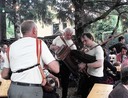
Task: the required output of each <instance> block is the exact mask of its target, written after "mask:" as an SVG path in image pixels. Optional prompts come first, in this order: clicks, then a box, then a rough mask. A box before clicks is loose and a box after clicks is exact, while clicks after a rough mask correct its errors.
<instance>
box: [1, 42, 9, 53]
mask: <svg viewBox="0 0 128 98" xmlns="http://www.w3.org/2000/svg"><path fill="white" fill-rule="evenodd" d="M7 49H8V45H6V44H3V45H2V51H3V52H4V53H5V52H7Z"/></svg>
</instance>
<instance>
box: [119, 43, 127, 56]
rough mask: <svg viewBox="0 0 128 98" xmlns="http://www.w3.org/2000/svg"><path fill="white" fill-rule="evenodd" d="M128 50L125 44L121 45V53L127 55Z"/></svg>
mask: <svg viewBox="0 0 128 98" xmlns="http://www.w3.org/2000/svg"><path fill="white" fill-rule="evenodd" d="M127 52H128V49H127V47H126V46H124V45H123V46H122V47H121V54H122V55H127Z"/></svg>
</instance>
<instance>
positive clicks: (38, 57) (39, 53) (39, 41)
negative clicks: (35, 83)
mask: <svg viewBox="0 0 128 98" xmlns="http://www.w3.org/2000/svg"><path fill="white" fill-rule="evenodd" d="M41 42H42V41H41V40H40V39H36V54H37V63H38V64H39V66H38V68H39V70H40V73H41V76H42V85H43V86H44V85H45V84H46V76H45V74H44V71H43V69H42V67H41V65H40V56H41V52H42V51H41V50H42V49H41V47H42V44H41Z"/></svg>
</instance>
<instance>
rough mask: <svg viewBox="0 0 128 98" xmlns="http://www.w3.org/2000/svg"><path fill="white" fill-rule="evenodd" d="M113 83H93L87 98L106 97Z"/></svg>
mask: <svg viewBox="0 0 128 98" xmlns="http://www.w3.org/2000/svg"><path fill="white" fill-rule="evenodd" d="M112 89H113V85H110V84H99V83H95V84H94V86H93V88H92V90H91V91H90V93H89V95H88V97H87V98H108V95H109V93H110V92H111V91H112Z"/></svg>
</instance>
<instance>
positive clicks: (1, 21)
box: [0, 0, 6, 42]
mask: <svg viewBox="0 0 128 98" xmlns="http://www.w3.org/2000/svg"><path fill="white" fill-rule="evenodd" d="M0 8H1V9H0V42H2V41H4V40H6V13H5V11H3V10H4V8H5V0H0Z"/></svg>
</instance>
